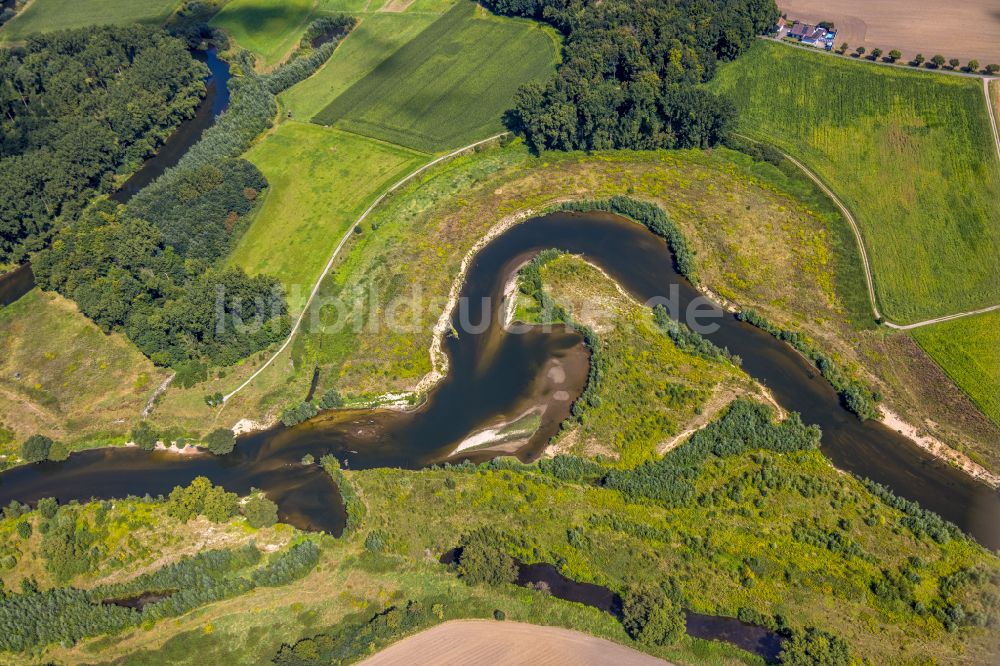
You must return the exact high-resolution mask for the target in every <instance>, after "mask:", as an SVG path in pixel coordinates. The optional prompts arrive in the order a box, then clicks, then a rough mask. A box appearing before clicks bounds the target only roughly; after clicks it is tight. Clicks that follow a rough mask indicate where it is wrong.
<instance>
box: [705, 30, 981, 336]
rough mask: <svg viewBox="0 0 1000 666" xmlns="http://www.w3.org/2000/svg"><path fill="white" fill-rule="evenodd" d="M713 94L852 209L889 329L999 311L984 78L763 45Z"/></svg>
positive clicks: (722, 73)
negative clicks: (991, 309)
mask: <svg viewBox="0 0 1000 666" xmlns="http://www.w3.org/2000/svg"><path fill="white" fill-rule="evenodd" d="M711 87H712V89H713V90H715V91H717V92H720V93H722V94H724V95H726V96H727V97H729V98H730V99H732V100H733V101H734V102H735V104H736V106H737V108H738V111H739V120H738V127H739V131H740V132H742V133H744V134H746V135H749V136H751V137H753V138H755V139H759V140H763V141H767V142H769V143H772V144H774V145H776V146H778V147H779V148H781V149H782V150H784V151H786V152H788V153H789V154H791V155H793V156H795V157H797V158H799V159H800V160H801V161H802V162H804V163H805V164H806V165H807V166H808V167H809V168H811V169H812V170H814V171H815V172H816V173H817V174H818V175H819V177H820V178H821V179H822V180H823V181H825V182H826V184H827V185H828V186H829V187H830V188H831V189H832V190H833V191H834V192H835V193H836V194H837V195H838V196H839V197H840V198H842V199H843V200H844V202H845V203H846V205H847V206H848V207H849V208H850V209H851V211H852V212H853V213H854V215H855V216H856V217H857V219H858V223H859V224H860V226H861V231H862V235H863V237H864V241H865V245H866V246H867V248H868V254H869V257H870V259H871V263H872V269H873V271H874V277H875V288H876V292H877V297H878V300H879V303H880V305H881V307H882V310H883V312H884V313H885V315H886V317H888V318H889V319H890V320H892V321H894V322H899V323H908V322H913V321H917V320H920V319H924V318H930V317H934V316H939V315H943V314H951V313H953V312H961V311H963V310H970V309H975V308H977V307H984V306H987V305H993V304H995V303H997V302H1000V280H998V279H997V271H996V257H997V256H998V254H1000V232H998V231H1000V230H998V227H997V225H996V220H998V219H1000V162H998V159H997V154H996V148H995V146H994V144H993V137H992V133H991V130H990V124H989V117H988V116H987V109H986V106H985V98H984V96H983V90H982V82H981V81H980V80H979V79H978V78H968V77H959V76H945V75H940V74H933V73H920V72H913V71H909V70H906V69H902V68H896V67H872V66H870V65H866V64H864V63H857V62H852V61H851V60H850V59H846V58H831V57H828V56H826V55H824V54H820V53H810V52H808V51H807V50H803V49H798V48H791V47H788V46H785V45H781V44H776V43H772V42H761V43H759V44H757V45H755V46H754V47H753V48H752V49H751V50H750V51H749V52H748V53H746V54H744V55H743V56H741V57H740V58H739V59H737V60H736V61H734V62H733V63H730V64H727V65H725V66H723V67H721V68H720V70H719V73H718V75H717V76H716V78H715V79H714V80H713V82H712V84H711Z"/></svg>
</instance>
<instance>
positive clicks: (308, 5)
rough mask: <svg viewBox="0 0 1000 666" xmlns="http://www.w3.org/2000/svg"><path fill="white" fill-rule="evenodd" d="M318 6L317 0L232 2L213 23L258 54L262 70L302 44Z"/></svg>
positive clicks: (247, 0)
mask: <svg viewBox="0 0 1000 666" xmlns="http://www.w3.org/2000/svg"><path fill="white" fill-rule="evenodd" d="M314 4H315V3H314V0H231V1H230V2H228V3H226V5H225V7H223V8H222V11H220V12H219V13H218V14H216V15H215V16H214V17H213V18H212V20H211V22H210V23H211V25H213V26H215V27H216V28H221V29H222V30H225V31H226V33H227V34H228V35H229V36H230V37H231V38H232V39H234V40H236V43H237V44H238V45H239V46H241V47H243V48H245V49H247V50H248V51H250V52H252V53H253V54H255V55H256V56H257V58H258V62H257V64H258V67H259V68H263V69H267V68H270V67H272V66H274V65H276V64H278V63H280V62H281V61H282V60H283V59H284V58H285V56H287V55H288V54H289V53H290V52H291V51H292V50H293V49H294V48H295V47H296V46H297V45H298V43H299V38H300V37H301V36H302V33H303V32H304V31H305V29H306V26H307V25H308V23H309V19H310V17H311V16H312V10H313V5H314Z"/></svg>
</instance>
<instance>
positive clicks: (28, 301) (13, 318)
mask: <svg viewBox="0 0 1000 666" xmlns="http://www.w3.org/2000/svg"><path fill="white" fill-rule="evenodd" d="M18 375H19V376H20V378H19V379H18V378H17V376H18ZM166 376H167V372H166V371H165V370H164V369H163V368H157V367H156V366H154V365H153V364H152V362H150V361H149V359H147V358H146V357H145V356H143V355H142V354H141V353H139V351H138V350H137V349H136V348H135V347H134V346H133V345H132V344H131V343H130V342H129V341H128V339H126V338H125V336H124V335H122V334H121V333H113V334H111V335H105V334H104V333H103V332H102V331H101V330H100V329H99V328H98V327H97V326H96V325H94V324H93V323H92V322H91V321H90V320H89V319H87V318H86V317H84V316H83V315H82V314H80V312H79V311H78V310H77V308H76V305H75V304H74V303H73V302H72V301H69V300H67V299H65V298H62V297H61V296H58V295H56V294H54V293H42V292H41V291H39V290H38V289H35V290H34V291H31V292H30V293H28V294H27V295H26V296H24V297H23V298H21V299H20V300H18V301H16V302H15V303H13V304H11V305H9V306H7V307H5V308H0V429H3V430H7V431H11V432H13V433H14V436H13V437H10V436H6V437H2V436H0V440H5V441H3V442H2V444H3V446H0V453H10V452H12V451H13V450H14V449H15V448H16V447H17V446H18V445H20V443H21V442H22V441H23V440H24V439H27V438H28V437H29V436H30V435H33V434H35V433H44V434H47V435H50V436H52V437H55V438H58V439H62V440H63V441H65V442H67V443H76V444H80V445H83V444H84V443H85V442H86V441H92V442H93V443H95V444H98V443H101V442H105V443H114V442H119V443H120V442H122V441H124V438H123V435H124V433H125V432H126V431H127V430H128V428H129V427H130V426H131V425H132V424H133V423H134V422H135V421H138V419H139V415H140V413H141V412H142V409H143V407H144V406H145V403H146V399H147V398H148V396H149V395H150V394H152V392H153V391H154V390H155V388H156V387H157V386H158V385H159V384H160V382H162V381H163V379H164V378H165V377H166ZM116 421H117V422H119V423H120V425H114V424H115V422H116Z"/></svg>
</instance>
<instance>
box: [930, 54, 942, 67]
mask: <svg viewBox="0 0 1000 666" xmlns="http://www.w3.org/2000/svg"><path fill="white" fill-rule="evenodd" d="M931 62H932V63H934V66H935V67H943V66H944V56H943V55H941V54H940V53H938V54H936V55H935V56H934V57H933V58H931Z"/></svg>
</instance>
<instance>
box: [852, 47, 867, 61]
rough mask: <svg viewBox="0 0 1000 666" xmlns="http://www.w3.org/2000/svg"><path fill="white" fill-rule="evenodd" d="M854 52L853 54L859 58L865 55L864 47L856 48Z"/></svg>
mask: <svg viewBox="0 0 1000 666" xmlns="http://www.w3.org/2000/svg"><path fill="white" fill-rule="evenodd" d="M854 51H855V53H857V54H858V57H859V58H860V57H861V56H863V55H864V54H865V47H863V46H859V47H858V48H856V49H854Z"/></svg>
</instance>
